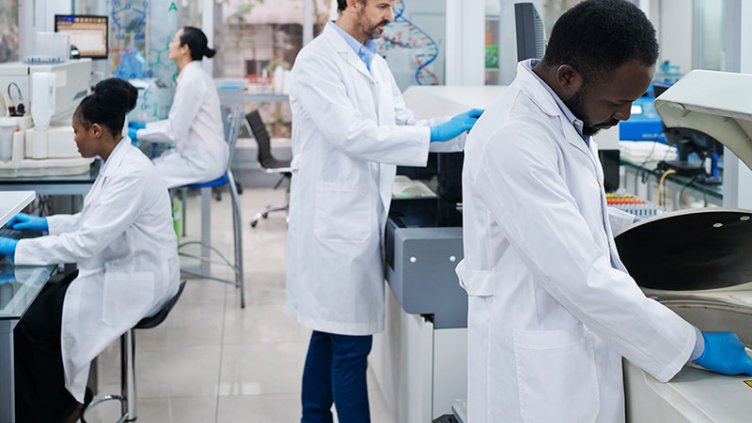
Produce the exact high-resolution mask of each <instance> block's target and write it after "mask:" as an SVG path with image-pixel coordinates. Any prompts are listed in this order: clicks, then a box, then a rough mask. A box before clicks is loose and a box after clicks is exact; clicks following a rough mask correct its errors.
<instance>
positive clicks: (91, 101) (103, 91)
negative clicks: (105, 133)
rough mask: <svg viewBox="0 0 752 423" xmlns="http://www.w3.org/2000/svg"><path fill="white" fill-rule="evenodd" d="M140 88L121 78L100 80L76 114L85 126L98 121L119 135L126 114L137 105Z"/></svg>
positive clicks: (112, 132)
mask: <svg viewBox="0 0 752 423" xmlns="http://www.w3.org/2000/svg"><path fill="white" fill-rule="evenodd" d="M137 99H138V90H137V89H136V87H134V86H133V85H131V84H130V83H128V82H127V81H124V80H122V79H119V78H109V79H105V80H103V81H100V82H99V83H98V84H97V85H96V86H95V87H94V92H92V93H91V94H89V95H88V96H86V97H84V99H83V100H81V104H79V105H78V108H77V109H76V112H75V115H76V117H77V118H78V119H79V121H80V122H81V123H82V124H83V126H84V127H85V128H91V125H93V124H95V123H98V124H100V125H102V126H106V127H107V128H108V129H109V130H110V133H111V134H112V135H113V136H114V137H117V136H118V135H119V134H120V132H121V131H122V130H123V124H124V123H125V115H126V114H128V112H130V111H131V110H133V108H134V107H136V100H137Z"/></svg>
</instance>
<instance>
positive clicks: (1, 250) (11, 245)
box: [0, 236, 18, 257]
mask: <svg viewBox="0 0 752 423" xmlns="http://www.w3.org/2000/svg"><path fill="white" fill-rule="evenodd" d="M16 245H18V241H16V240H15V239H10V238H6V237H4V236H0V254H5V255H6V256H8V257H13V255H14V254H16Z"/></svg>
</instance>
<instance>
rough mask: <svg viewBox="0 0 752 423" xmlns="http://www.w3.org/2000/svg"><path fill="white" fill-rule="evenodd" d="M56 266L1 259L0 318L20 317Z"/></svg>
mask: <svg viewBox="0 0 752 423" xmlns="http://www.w3.org/2000/svg"><path fill="white" fill-rule="evenodd" d="M54 269H55V266H13V265H12V264H10V263H9V262H8V260H7V259H6V260H2V261H0V319H19V318H20V317H21V315H23V313H25V312H26V310H27V309H28V308H29V306H30V305H31V303H32V302H33V301H34V299H35V298H36V297H37V295H38V294H39V291H41V290H42V287H44V284H46V283H47V281H48V280H49V279H50V275H51V274H52V271H53V270H54Z"/></svg>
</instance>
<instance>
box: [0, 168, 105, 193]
mask: <svg viewBox="0 0 752 423" xmlns="http://www.w3.org/2000/svg"><path fill="white" fill-rule="evenodd" d="M99 163H100V161H99V160H97V161H95V162H94V163H92V164H91V167H90V168H89V172H88V173H84V174H82V175H61V176H33V177H32V176H24V177H20V178H0V190H2V191H36V193H37V195H81V196H84V195H86V193H88V192H89V189H90V188H91V186H92V185H93V184H94V180H95V179H97V175H99Z"/></svg>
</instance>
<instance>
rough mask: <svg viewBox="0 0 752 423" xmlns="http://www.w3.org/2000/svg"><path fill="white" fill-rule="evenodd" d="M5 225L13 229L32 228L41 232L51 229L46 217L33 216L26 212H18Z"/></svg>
mask: <svg viewBox="0 0 752 423" xmlns="http://www.w3.org/2000/svg"><path fill="white" fill-rule="evenodd" d="M5 226H7V227H9V228H11V229H19V230H20V229H31V230H32V231H40V232H43V231H47V230H49V226H48V225H47V218H46V217H39V216H32V215H30V214H26V213H18V214H17V215H15V216H13V218H11V219H10V220H9V221H8V223H6V224H5Z"/></svg>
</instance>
